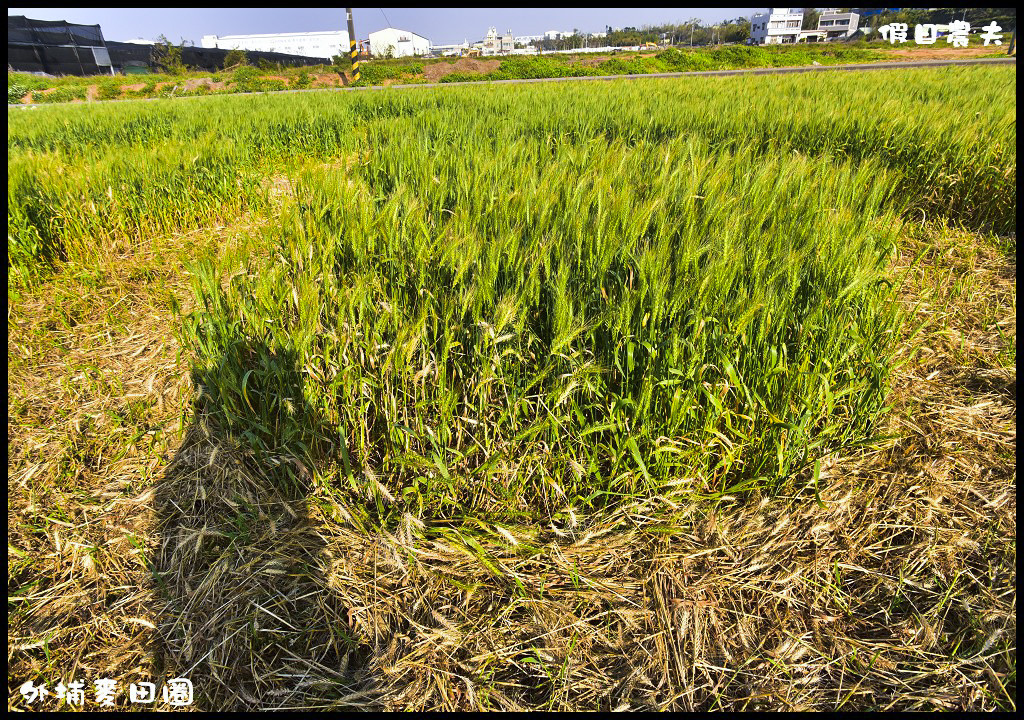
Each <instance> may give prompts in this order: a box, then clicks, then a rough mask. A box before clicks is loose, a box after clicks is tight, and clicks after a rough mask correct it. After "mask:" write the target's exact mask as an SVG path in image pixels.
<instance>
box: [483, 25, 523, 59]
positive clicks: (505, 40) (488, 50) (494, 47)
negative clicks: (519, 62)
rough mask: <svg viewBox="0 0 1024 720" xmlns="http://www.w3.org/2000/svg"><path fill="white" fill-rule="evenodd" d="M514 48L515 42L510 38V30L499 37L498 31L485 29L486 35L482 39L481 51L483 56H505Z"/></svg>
mask: <svg viewBox="0 0 1024 720" xmlns="http://www.w3.org/2000/svg"><path fill="white" fill-rule="evenodd" d="M515 47H516V40H515V38H514V37H513V36H512V31H511V30H509V31H507V32H506V33H505V34H504V35H499V34H498V30H497V29H496V28H493V27H491V28H488V29H487V35H486V36H485V37H484V42H483V47H482V48H481V50H482V54H484V55H507V54H508V53H510V52H512V51H513V50H514V49H515Z"/></svg>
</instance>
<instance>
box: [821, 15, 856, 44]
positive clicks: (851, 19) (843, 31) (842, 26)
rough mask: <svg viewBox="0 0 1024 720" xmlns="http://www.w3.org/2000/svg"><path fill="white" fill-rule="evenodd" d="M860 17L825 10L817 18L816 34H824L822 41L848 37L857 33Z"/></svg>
mask: <svg viewBox="0 0 1024 720" xmlns="http://www.w3.org/2000/svg"><path fill="white" fill-rule="evenodd" d="M859 22H860V15H858V14H857V13H855V12H848V13H841V12H839V10H837V9H836V8H826V9H825V10H822V11H821V17H820V18H818V32H819V33H824V37H823V38H822V39H823V40H836V39H838V38H844V37H849V36H850V35H853V34H854V33H855V32H857V25H858V23H859Z"/></svg>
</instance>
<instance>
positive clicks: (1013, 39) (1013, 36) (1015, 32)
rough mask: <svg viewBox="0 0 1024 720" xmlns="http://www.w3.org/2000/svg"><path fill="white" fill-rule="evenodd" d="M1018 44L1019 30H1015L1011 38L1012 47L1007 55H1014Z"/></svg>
mask: <svg viewBox="0 0 1024 720" xmlns="http://www.w3.org/2000/svg"><path fill="white" fill-rule="evenodd" d="M1016 44H1017V28H1016V27H1014V28H1013V35H1011V36H1010V47H1009V48H1008V49H1007V51H1006V54H1007V55H1013V47H1014V45H1016Z"/></svg>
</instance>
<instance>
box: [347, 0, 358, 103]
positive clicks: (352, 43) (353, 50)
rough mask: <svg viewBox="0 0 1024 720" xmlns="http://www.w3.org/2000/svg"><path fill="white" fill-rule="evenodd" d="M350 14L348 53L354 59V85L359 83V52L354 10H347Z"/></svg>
mask: <svg viewBox="0 0 1024 720" xmlns="http://www.w3.org/2000/svg"><path fill="white" fill-rule="evenodd" d="M345 12H346V13H347V14H348V51H349V56H350V57H351V58H352V84H353V85H355V84H356V83H357V82H359V50H358V48H357V47H356V31H355V28H354V27H353V25H352V8H345Z"/></svg>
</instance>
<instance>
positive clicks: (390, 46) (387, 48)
mask: <svg viewBox="0 0 1024 720" xmlns="http://www.w3.org/2000/svg"><path fill="white" fill-rule="evenodd" d="M430 48H431V45H430V41H429V40H427V39H426V38H425V37H423V36H422V35H417V34H416V33H414V32H410V31H409V30H399V29H398V28H392V27H389V28H384V29H383V30H377V31H376V32H372V33H370V54H371V55H373V56H374V57H384V56H387V55H388V54H389V53H390V56H391V57H412V56H413V55H427V54H429V53H430Z"/></svg>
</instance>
